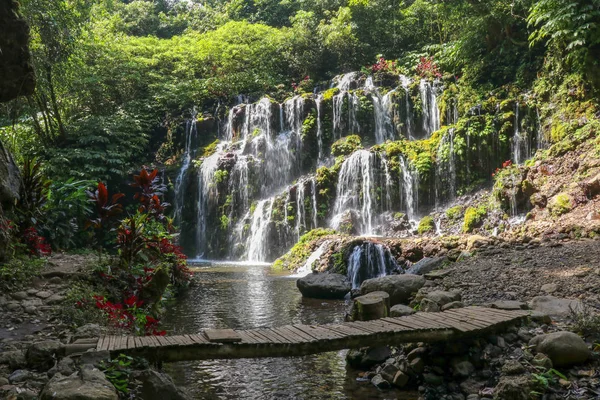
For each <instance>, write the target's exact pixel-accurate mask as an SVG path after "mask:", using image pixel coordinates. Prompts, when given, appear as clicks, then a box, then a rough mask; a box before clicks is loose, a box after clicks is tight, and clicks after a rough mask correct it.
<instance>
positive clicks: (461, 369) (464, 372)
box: [451, 359, 475, 378]
mask: <svg viewBox="0 0 600 400" xmlns="http://www.w3.org/2000/svg"><path fill="white" fill-rule="evenodd" d="M451 365H452V370H453V371H454V376H458V377H462V378H467V377H469V376H470V375H471V374H472V373H473V372H475V366H474V365H473V364H472V363H470V362H469V361H464V360H460V359H453V360H452V363H451Z"/></svg>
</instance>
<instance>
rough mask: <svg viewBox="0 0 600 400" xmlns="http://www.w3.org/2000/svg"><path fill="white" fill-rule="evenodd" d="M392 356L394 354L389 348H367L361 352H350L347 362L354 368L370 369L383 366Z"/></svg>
mask: <svg viewBox="0 0 600 400" xmlns="http://www.w3.org/2000/svg"><path fill="white" fill-rule="evenodd" d="M391 356H392V352H391V350H390V348H389V347H387V346H379V347H366V348H362V349H360V350H350V351H349V352H348V354H347V355H346V361H348V364H350V366H352V367H354V368H364V369H368V368H371V367H372V366H374V365H377V364H381V363H382V362H384V361H385V360H387V359H388V358H390V357H391Z"/></svg>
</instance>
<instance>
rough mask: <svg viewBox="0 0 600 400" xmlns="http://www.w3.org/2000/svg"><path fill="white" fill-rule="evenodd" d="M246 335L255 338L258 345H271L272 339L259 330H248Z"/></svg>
mask: <svg viewBox="0 0 600 400" xmlns="http://www.w3.org/2000/svg"><path fill="white" fill-rule="evenodd" d="M246 333H247V334H248V335H250V336H252V337H254V338H255V339H256V341H257V343H260V344H265V343H271V338H269V337H267V336H265V335H263V334H261V332H260V331H258V330H248V331H246Z"/></svg>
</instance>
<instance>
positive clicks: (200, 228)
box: [196, 151, 220, 258]
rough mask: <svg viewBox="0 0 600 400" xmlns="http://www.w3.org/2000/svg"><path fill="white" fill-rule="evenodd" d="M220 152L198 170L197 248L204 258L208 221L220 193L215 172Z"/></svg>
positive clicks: (199, 254)
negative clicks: (212, 205) (211, 208)
mask: <svg viewBox="0 0 600 400" xmlns="http://www.w3.org/2000/svg"><path fill="white" fill-rule="evenodd" d="M219 157H220V155H219V152H218V151H217V152H216V153H215V154H213V155H212V156H210V157H206V158H205V159H204V160H203V161H202V164H201V165H200V167H199V172H198V178H199V182H198V204H197V212H198V213H197V217H196V221H197V222H196V243H197V244H198V247H197V250H196V256H197V258H202V257H204V255H205V252H206V243H207V240H206V225H207V223H206V221H207V219H208V211H209V206H210V204H211V202H213V201H214V199H216V198H217V197H218V195H219V193H218V190H217V185H215V172H216V171H217V169H218V167H219Z"/></svg>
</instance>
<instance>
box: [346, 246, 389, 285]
mask: <svg viewBox="0 0 600 400" xmlns="http://www.w3.org/2000/svg"><path fill="white" fill-rule="evenodd" d="M396 268H398V264H397V263H396V260H395V259H394V257H393V256H392V255H391V253H390V251H389V249H388V248H387V247H384V246H383V245H382V244H379V243H372V242H365V243H363V244H361V245H357V246H355V247H354V249H353V250H352V254H350V258H349V259H348V279H349V280H350V282H351V283H352V289H358V288H360V285H361V284H362V283H363V281H365V280H367V279H371V278H378V277H381V276H385V275H388V274H389V273H391V272H392V271H393V270H394V269H396Z"/></svg>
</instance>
